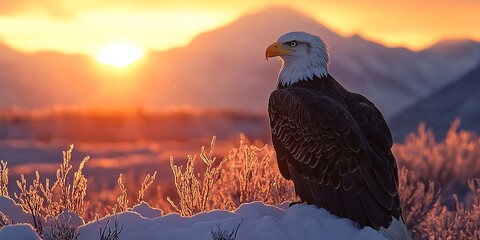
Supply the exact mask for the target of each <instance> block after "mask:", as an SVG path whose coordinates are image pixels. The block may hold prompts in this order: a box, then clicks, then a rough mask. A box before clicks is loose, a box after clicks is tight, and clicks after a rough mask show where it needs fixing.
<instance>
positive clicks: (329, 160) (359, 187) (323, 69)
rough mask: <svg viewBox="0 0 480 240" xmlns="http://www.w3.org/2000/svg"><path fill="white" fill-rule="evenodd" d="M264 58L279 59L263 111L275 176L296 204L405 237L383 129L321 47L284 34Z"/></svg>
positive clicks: (304, 36) (305, 37)
mask: <svg viewBox="0 0 480 240" xmlns="http://www.w3.org/2000/svg"><path fill="white" fill-rule="evenodd" d="M265 56H266V58H267V60H268V58H270V57H276V56H278V57H280V58H281V60H282V68H281V70H280V73H279V76H278V86H277V89H276V90H275V91H273V92H272V94H271V95H270V99H269V104H268V113H269V117H270V126H271V132H272V142H273V146H274V148H275V152H276V156H277V162H278V167H279V170H280V173H281V174H282V176H283V177H284V178H286V179H288V180H292V181H293V183H294V185H295V192H296V194H297V195H298V196H299V197H300V199H301V202H306V203H307V204H315V205H317V206H318V207H322V208H325V209H327V210H328V211H330V212H331V213H333V214H335V215H337V216H339V217H344V218H349V219H351V220H353V221H355V222H356V223H358V225H359V226H360V227H364V226H370V227H372V228H374V229H377V230H380V231H381V232H382V233H383V234H384V235H385V236H387V237H388V238H390V239H411V237H410V235H409V233H408V231H407V229H406V227H405V224H404V223H403V220H402V210H401V208H400V199H399V194H398V170H397V164H396V161H395V157H394V156H393V154H392V151H391V147H392V144H393V141H392V136H391V133H390V130H389V128H388V126H387V124H386V122H385V120H384V118H383V116H382V114H381V113H380V111H379V110H378V109H377V108H376V107H375V105H374V104H373V103H372V102H371V101H369V100H368V99H367V98H366V97H364V96H362V95H360V94H357V93H353V92H349V91H348V90H346V89H345V88H344V87H342V85H340V84H339V83H338V82H337V81H336V80H335V79H334V78H333V77H332V76H331V75H330V74H329V73H328V68H327V65H328V62H329V50H328V47H327V45H326V43H325V42H324V41H323V40H322V39H321V38H320V37H318V36H314V35H311V34H309V33H306V32H290V33H287V34H285V35H283V36H281V37H280V38H278V40H277V41H276V42H275V43H273V44H272V45H270V46H269V47H268V48H267V50H266V53H265Z"/></svg>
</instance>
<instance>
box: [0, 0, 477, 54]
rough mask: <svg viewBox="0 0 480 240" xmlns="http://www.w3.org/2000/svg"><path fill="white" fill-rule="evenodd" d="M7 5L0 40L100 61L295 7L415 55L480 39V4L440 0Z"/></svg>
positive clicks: (13, 0)
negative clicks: (117, 47) (117, 49)
mask: <svg viewBox="0 0 480 240" xmlns="http://www.w3.org/2000/svg"><path fill="white" fill-rule="evenodd" d="M396 2H401V4H394V3H393V1H382V0H366V1H354V0H343V1H310V0H303V1H291V0H290V1H284V0H276V1H267V0H246V1H238V2H235V3H233V2H230V1H222V0H208V1H194V0H191V1H190V0H182V1H163V0H160V1H154V0H137V1H128V0H115V1H114V0H104V1H95V0H83V1H77V0H64V1H57V0H43V1H31V0H2V1H0V42H3V43H5V44H7V45H9V46H11V47H14V48H15V49H17V50H20V51H24V52H33V51H38V50H53V51H59V52H64V53H86V54H90V55H96V54H98V52H99V51H101V50H102V49H104V48H106V47H108V46H110V45H112V44H116V43H127V44H131V45H133V46H137V47H138V48H140V49H142V50H143V51H148V50H164V49H168V48H172V47H177V46H182V45H185V44H187V43H188V42H189V41H190V40H192V38H194V37H195V36H196V35H197V34H199V33H201V32H203V31H207V30H211V29H214V28H217V27H219V26H222V25H225V24H228V23H229V22H231V21H233V20H235V19H236V18H238V17H240V16H241V15H243V14H245V13H249V12H253V11H257V10H260V9H262V8H265V7H268V6H273V5H277V6H278V5H282V6H290V7H293V8H295V9H297V10H300V11H302V12H305V13H306V14H308V15H310V16H312V17H314V18H315V19H317V20H318V21H319V22H321V23H323V24H325V25H326V26H328V27H330V28H331V29H333V30H334V31H336V32H338V33H340V34H343V35H351V34H354V33H358V34H360V35H362V36H363V37H366V38H369V39H371V40H374V41H378V42H381V43H383V44H385V45H387V46H406V47H409V48H411V49H414V50H418V49H421V48H424V47H427V46H429V45H431V44H433V43H434V42H436V41H438V40H440V39H444V38H472V39H476V40H480V29H479V26H480V14H479V12H480V0H440V1H431V0H428V1H415V0H405V1H396Z"/></svg>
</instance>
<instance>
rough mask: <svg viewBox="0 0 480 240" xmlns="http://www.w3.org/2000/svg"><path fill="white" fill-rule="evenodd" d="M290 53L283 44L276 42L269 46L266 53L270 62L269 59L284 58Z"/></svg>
mask: <svg viewBox="0 0 480 240" xmlns="http://www.w3.org/2000/svg"><path fill="white" fill-rule="evenodd" d="M288 53H291V51H290V50H289V49H285V48H284V47H283V46H282V44H281V43H279V42H275V43H273V44H272V45H270V46H268V48H267V50H266V51H265V58H266V59H267V60H268V58H271V57H277V56H282V55H285V54H288Z"/></svg>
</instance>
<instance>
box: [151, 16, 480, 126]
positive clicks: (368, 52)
mask: <svg viewBox="0 0 480 240" xmlns="http://www.w3.org/2000/svg"><path fill="white" fill-rule="evenodd" d="M295 30H304V31H308V32H311V33H314V34H317V35H319V36H321V37H322V38H324V39H325V40H326V41H327V43H328V44H329V46H330V49H331V59H332V60H331V64H330V72H331V73H332V75H333V76H334V77H335V78H336V79H337V80H338V81H340V82H341V83H342V84H343V85H344V86H345V87H346V88H347V89H349V90H351V91H355V92H360V93H362V94H364V95H366V96H367V97H368V98H370V99H372V100H373V101H374V102H375V103H376V104H377V105H378V106H379V108H380V109H381V110H382V112H383V113H384V114H385V115H386V116H387V117H390V116H392V115H393V114H395V113H397V112H399V111H400V110H402V109H404V108H406V107H408V106H410V105H412V104H414V103H415V101H417V100H418V99H420V98H422V97H424V96H426V95H428V94H430V93H431V92H433V91H435V90H436V89H438V88H440V87H442V86H444V85H445V84H447V83H449V82H450V81H452V80H454V79H457V78H458V77H459V76H461V75H462V74H464V73H465V72H467V71H469V70H470V69H472V68H473V67H474V64H475V63H476V62H477V61H478V60H480V44H478V43H476V42H464V41H452V42H454V43H456V44H438V45H436V46H434V48H431V49H428V50H425V51H421V52H412V51H409V50H407V49H405V48H387V47H384V46H382V45H380V44H377V43H374V42H371V41H368V40H365V39H363V38H362V37H360V36H358V35H354V36H350V37H344V36H341V35H338V34H336V33H335V32H333V31H332V30H330V29H328V28H327V27H325V26H323V25H321V24H320V23H318V22H317V21H315V20H314V19H312V18H310V17H308V16H306V15H304V14H303V13H300V12H297V11H295V10H292V9H289V8H281V7H274V8H267V9H265V10H263V11H260V12H255V13H252V14H248V15H245V16H244V17H241V18H240V19H238V20H237V21H235V22H233V23H231V24H229V25H226V26H224V27H222V28H219V29H216V30H213V31H210V32H206V33H203V34H201V35H199V36H198V37H197V38H195V39H194V40H193V41H192V42H191V43H190V44H189V45H188V46H186V47H184V48H178V49H174V50H171V51H167V52H159V53H155V54H153V55H154V56H155V61H152V66H151V71H152V72H156V73H158V76H159V77H160V76H161V78H162V79H163V81H160V80H159V79H155V80H153V79H150V80H147V81H145V84H146V85H147V86H148V87H145V88H144V89H149V90H150V91H152V92H151V93H150V94H147V96H159V97H158V98H156V99H152V100H150V101H148V102H157V103H158V104H165V103H166V102H169V100H168V99H170V101H173V102H175V103H180V104H186V105H192V104H194V105H203V106H215V107H228V108H237V109H243V110H245V109H248V110H254V111H265V109H266V105H267V99H268V96H269V94H270V92H271V91H272V89H274V87H275V86H276V80H275V79H276V76H277V73H278V70H279V68H280V63H279V61H275V59H274V60H273V61H272V62H266V61H265V57H264V52H265V49H266V47H267V46H268V45H269V44H271V43H272V42H273V41H275V39H276V38H277V37H279V36H280V35H282V34H283V33H286V32H289V31H295ZM186 89H190V90H186ZM155 93H156V94H155ZM196 93H197V94H196ZM198 93H199V94H198ZM199 95H200V97H199ZM173 102H170V104H172V103H173Z"/></svg>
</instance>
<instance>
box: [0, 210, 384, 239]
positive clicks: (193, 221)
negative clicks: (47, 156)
mask: <svg viewBox="0 0 480 240" xmlns="http://www.w3.org/2000/svg"><path fill="white" fill-rule="evenodd" d="M70 214H71V213H69V214H68V215H70ZM115 223H117V224H118V229H122V232H121V233H120V239H176V240H183V239H198V240H211V239H212V233H211V231H212V229H213V230H216V229H218V228H220V229H221V230H225V231H227V232H231V231H232V230H233V229H235V228H236V227H237V226H238V224H240V227H239V229H238V233H237V238H236V239H237V240H250V239H262V240H288V239H306V240H308V239H316V240H317V239H339V240H341V239H345V240H347V239H369V240H375V239H385V238H384V237H383V235H382V234H381V233H379V232H378V231H376V230H374V229H372V228H369V227H366V228H363V229H359V228H358V227H357V226H356V225H355V224H354V223H353V222H352V221H350V220H348V219H342V218H339V217H336V216H334V215H332V214H330V213H329V212H328V211H326V210H324V209H320V208H317V207H315V206H312V205H294V206H292V207H288V205H287V204H282V205H281V206H272V205H267V204H264V203H262V202H252V203H246V204H242V205H241V206H240V207H239V208H238V209H237V210H236V211H233V212H230V211H225V210H214V211H210V212H204V213H199V214H196V215H194V216H191V217H183V216H180V215H179V214H176V213H174V214H167V215H164V216H162V212H161V210H158V209H153V208H150V207H149V205H148V204H147V203H140V204H138V205H136V206H135V207H133V208H132V209H131V210H129V211H126V212H121V213H117V214H113V215H110V216H107V217H104V218H101V219H99V220H98V221H92V222H89V223H87V224H85V225H82V226H80V227H79V228H78V230H79V233H80V235H79V238H78V240H91V239H99V238H100V230H99V228H100V227H105V226H106V225H107V224H108V225H107V229H108V228H110V229H111V230H114V229H115ZM15 232H17V233H15ZM107 232H108V230H107ZM7 234H8V235H7ZM5 236H8V238H5ZM0 239H11V240H16V239H18V240H20V239H22V240H23V239H39V238H38V237H37V236H36V235H35V232H34V231H33V230H32V229H31V228H30V226H29V225H25V224H17V225H9V226H6V227H3V228H1V229H0Z"/></svg>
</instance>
